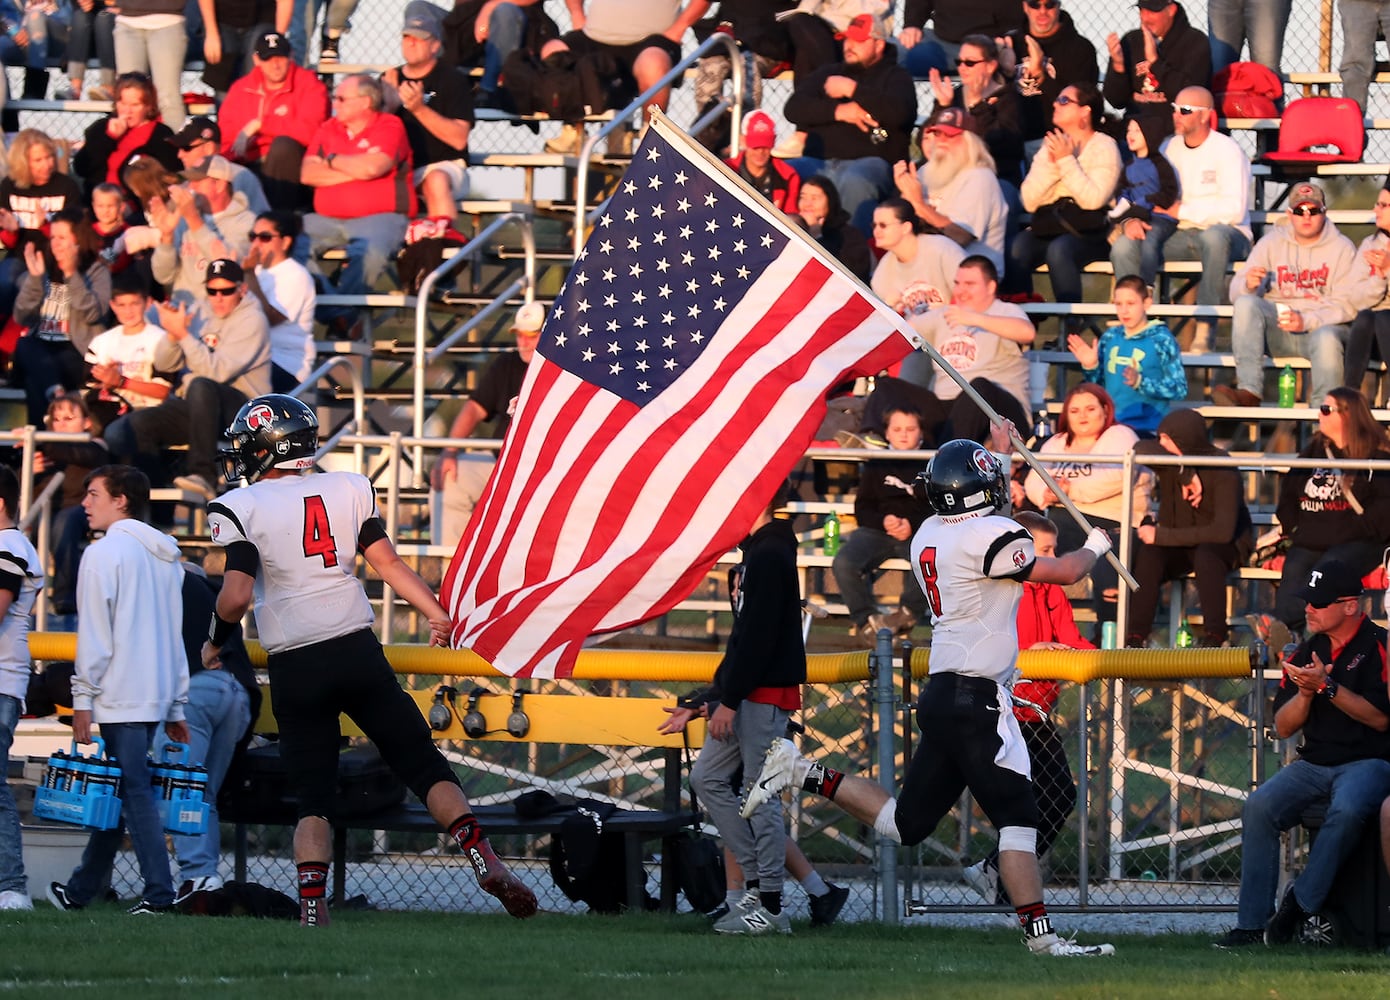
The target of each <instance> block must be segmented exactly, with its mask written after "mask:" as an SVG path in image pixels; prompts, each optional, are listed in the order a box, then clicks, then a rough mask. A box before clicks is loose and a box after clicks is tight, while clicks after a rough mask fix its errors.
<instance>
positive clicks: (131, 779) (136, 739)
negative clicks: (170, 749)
mask: <svg viewBox="0 0 1390 1000" xmlns="http://www.w3.org/2000/svg"><path fill="white" fill-rule="evenodd" d="M159 728H160V725H159V723H157V722H104V723H102V724H101V737H102V739H104V740H105V741H106V753H107V755H108V756H111V757H115V758H116V760H117V761H119V762H120V766H121V803H122V804H121V821H120V823H118V824H117V825H116V828H115V829H114V830H94V831H92V836H91V838H90V839H88V841H87V849H86V850H84V851H83V852H82V861H81V863H79V864H78V866H77V870H76V871H74V872H73V873H72V877H71V878H69V879H68V884H67V890H68V897H69V898H70V899H71V900H72V901H73V902H75V903H78V904H79V905H81V906H86V905H87V904H88V903H90V902H91V901H92V900H93V899H95V898H96V895H97V893H98V892H100V891H101V887H102V885H103V884H104V883H105V882H106V881H107V879H108V878H109V877H110V875H111V867H112V865H113V864H114V863H115V860H116V852H117V851H118V850H120V847H121V841H122V840H123V839H125V831H126V830H129V831H130V843H131V846H132V847H134V848H135V860H136V861H137V862H138V863H139V865H140V874H141V875H142V876H143V877H144V879H145V891H144V893H143V898H144V899H145V901H146V902H149V903H152V904H154V905H155V906H167V905H168V904H170V903H172V902H173V901H174V880H173V878H172V877H171V876H170V874H169V852H168V851H167V850H166V849H165V847H164V826H163V824H161V823H160V821H159V810H158V809H157V808H156V807H155V801H154V790H153V789H152V788H150V768H149V761H148V759H147V758H146V754H148V753H149V750H150V744H151V743H152V742H153V740H154V736H155V733H156V732H157V731H158V730H159Z"/></svg>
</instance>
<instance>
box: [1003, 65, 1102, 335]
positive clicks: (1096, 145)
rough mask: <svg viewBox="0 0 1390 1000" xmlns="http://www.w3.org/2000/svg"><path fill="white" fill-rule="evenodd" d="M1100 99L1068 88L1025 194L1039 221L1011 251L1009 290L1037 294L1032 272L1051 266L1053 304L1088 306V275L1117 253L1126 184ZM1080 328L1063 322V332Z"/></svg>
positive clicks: (1089, 89) (1091, 90)
mask: <svg viewBox="0 0 1390 1000" xmlns="http://www.w3.org/2000/svg"><path fill="white" fill-rule="evenodd" d="M1102 108H1103V102H1102V101H1101V98H1100V91H1098V90H1096V88H1095V87H1093V86H1091V85H1090V84H1087V83H1077V84H1071V85H1070V86H1067V87H1065V88H1064V89H1063V90H1062V92H1061V93H1060V94H1058V95H1057V100H1056V101H1055V102H1054V107H1053V111H1052V113H1053V118H1054V121H1055V123H1056V126H1057V127H1056V128H1054V129H1053V130H1052V131H1051V132H1049V133H1047V136H1046V137H1045V138H1044V139H1043V148H1042V149H1040V150H1039V151H1038V155H1037V156H1035V157H1033V165H1032V167H1030V168H1029V170H1028V176H1027V177H1025V178H1024V179H1023V187H1022V189H1021V191H1020V193H1021V195H1022V198H1023V207H1024V208H1025V209H1027V210H1028V211H1029V212H1032V213H1033V220H1032V222H1031V223H1030V224H1029V226H1028V228H1026V229H1021V230H1019V232H1018V234H1017V235H1015V236H1014V239H1013V242H1012V243H1011V244H1010V245H1009V265H1008V270H1007V271H1006V272H1005V275H1004V277H1005V286H1006V290H1007V291H1009V292H1011V293H1015V294H1032V291H1033V269H1034V268H1035V267H1037V266H1038V265H1039V264H1041V263H1043V262H1046V263H1047V271H1048V280H1049V281H1051V283H1052V296H1053V298H1054V299H1055V300H1056V301H1058V302H1080V301H1081V269H1082V268H1083V267H1085V266H1086V265H1087V264H1089V263H1091V262H1092V261H1096V260H1104V259H1105V258H1106V257H1107V256H1108V255H1109V253H1110V243H1109V240H1108V239H1107V236H1108V229H1109V220H1108V219H1107V218H1106V209H1107V208H1108V207H1109V205H1110V199H1111V195H1112V194H1114V192H1115V186H1116V184H1117V183H1118V182H1119V179H1120V171H1121V169H1122V168H1121V163H1120V147H1119V146H1118V145H1116V144H1115V140H1114V139H1112V138H1110V136H1108V135H1106V134H1105V133H1104V132H1101V131H1098V129H1099V128H1100V126H1101V125H1102V124H1103V120H1104V114H1103V111H1102ZM1082 325H1083V324H1082V323H1080V322H1079V321H1070V320H1063V323H1062V328H1063V329H1064V330H1068V331H1070V330H1073V329H1077V328H1079V327H1080V326H1082Z"/></svg>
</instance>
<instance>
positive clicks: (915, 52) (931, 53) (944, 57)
mask: <svg viewBox="0 0 1390 1000" xmlns="http://www.w3.org/2000/svg"><path fill="white" fill-rule="evenodd" d="M958 55H960V43H959V42H948V41H946V39H944V38H938V37H937V35H936V32H934V31H932V29H931V28H923V29H922V40H921V41H920V42H918V43H917V44H916V45H914V46H912V48H910V49H908V50H906V51H904V50H903V47H902V45H898V65H900V66H902V67H903V68H904V69H906V70H907V71H908V72H909V73H911V74H912V76H913V78H914V79H917V80H925V79H926V78H927V77H928V76H930V75H931V71H932V70H936V71H937V72H939V73H944V74H947V75H950V74H952V73H954V72H955V71H956V56H958Z"/></svg>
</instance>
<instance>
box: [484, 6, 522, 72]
mask: <svg viewBox="0 0 1390 1000" xmlns="http://www.w3.org/2000/svg"><path fill="white" fill-rule="evenodd" d="M525 30H526V12H525V11H524V10H522V9H521V8H520V7H518V6H517V5H516V4H514V3H499V4H498V5H497V6H496V7H494V8H493V10H492V16H491V17H490V18H488V22H487V41H485V42H484V43H483V78H482V79H481V80H479V81H478V89H479V90H481V91H484V92H489V93H490V92H491V91H494V90H496V89H497V78H498V77H500V76H501V75H502V63H503V61H504V60H505V59H506V58H507V56H509V55H511V54H512V53H513V52H515V51H516V50H517V49H519V48H521V36H522V33H523V32H525Z"/></svg>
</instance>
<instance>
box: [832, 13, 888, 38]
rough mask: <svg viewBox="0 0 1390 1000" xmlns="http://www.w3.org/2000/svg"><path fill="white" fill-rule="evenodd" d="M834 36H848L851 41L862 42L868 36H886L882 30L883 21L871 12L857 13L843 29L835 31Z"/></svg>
mask: <svg viewBox="0 0 1390 1000" xmlns="http://www.w3.org/2000/svg"><path fill="white" fill-rule="evenodd" d="M835 37H836V38H840V39H844V38H848V39H849V40H850V41H851V42H863V41H867V40H868V39H870V38H882V39H886V38H887V37H888V35H887V33H886V32H885V31H884V27H883V22H882V21H880V20H879V19H878V18H876V17H874V16H873V15H872V14H859V15H857V16H856V17H855V18H854V20H852V21H850V22H849V24H847V25H845V30H844V31H839V32H836V34H835Z"/></svg>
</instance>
